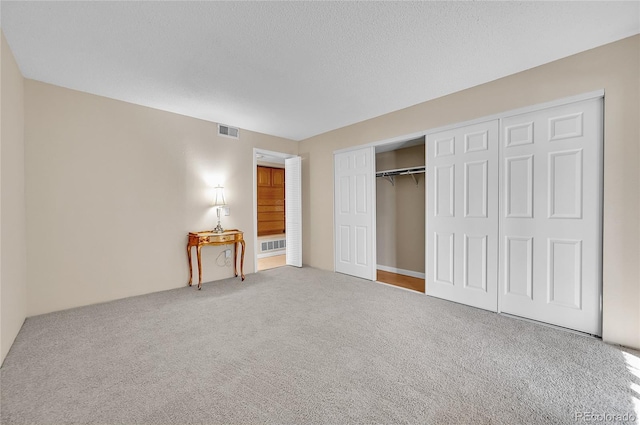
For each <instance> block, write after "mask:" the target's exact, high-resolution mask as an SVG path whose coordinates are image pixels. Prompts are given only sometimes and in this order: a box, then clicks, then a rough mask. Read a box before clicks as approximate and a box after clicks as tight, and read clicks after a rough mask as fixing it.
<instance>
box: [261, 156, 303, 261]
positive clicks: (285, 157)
mask: <svg viewBox="0 0 640 425" xmlns="http://www.w3.org/2000/svg"><path fill="white" fill-rule="evenodd" d="M258 155H266V156H272V157H276V158H282V159H287V158H295V157H297V156H300V155H296V154H293V153H284V152H275V151H270V150H267V149H260V148H253V246H254V247H255V248H254V250H253V272H254V273H257V272H258ZM284 182H285V183H284V184H285V185H286V184H287V177H286V175H285V180H284ZM285 214H286V211H285ZM285 232H286V221H285Z"/></svg>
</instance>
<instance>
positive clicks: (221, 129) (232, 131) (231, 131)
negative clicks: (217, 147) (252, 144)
mask: <svg viewBox="0 0 640 425" xmlns="http://www.w3.org/2000/svg"><path fill="white" fill-rule="evenodd" d="M218 134H219V135H220V136H225V137H232V138H234V139H239V138H240V129H238V128H235V127H229V126H228V125H224V124H218Z"/></svg>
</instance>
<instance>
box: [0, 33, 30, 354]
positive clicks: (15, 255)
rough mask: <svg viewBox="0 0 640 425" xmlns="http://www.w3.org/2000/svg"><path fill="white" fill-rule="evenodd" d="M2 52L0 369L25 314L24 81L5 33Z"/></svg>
mask: <svg viewBox="0 0 640 425" xmlns="http://www.w3.org/2000/svg"><path fill="white" fill-rule="evenodd" d="M0 38H2V41H1V43H2V45H1V47H0V61H1V65H0V69H1V71H0V74H1V75H0V77H1V78H0V80H1V81H0V97H1V101H0V104H1V105H0V122H1V124H0V128H1V129H2V130H1V131H0V186H1V187H0V193H1V196H0V240H1V243H0V252H1V253H2V255H1V257H0V258H1V260H0V355H1V357H0V364H1V363H2V362H3V361H4V359H5V357H6V355H7V353H8V352H9V349H10V348H11V344H13V341H14V339H15V337H16V335H17V334H18V332H19V331H20V328H21V327H22V323H23V322H24V319H25V316H26V311H27V277H26V274H27V268H26V267H27V266H26V261H27V252H26V223H25V178H24V89H23V85H24V78H22V74H21V73H20V69H19V68H18V65H17V64H16V61H15V59H14V57H13V53H12V52H11V49H10V48H9V45H8V44H7V41H6V40H5V38H4V34H1V36H0Z"/></svg>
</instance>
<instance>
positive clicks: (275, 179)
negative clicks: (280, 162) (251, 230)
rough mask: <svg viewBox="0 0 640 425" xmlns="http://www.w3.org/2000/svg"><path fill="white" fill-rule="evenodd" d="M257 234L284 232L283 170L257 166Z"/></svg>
mask: <svg viewBox="0 0 640 425" xmlns="http://www.w3.org/2000/svg"><path fill="white" fill-rule="evenodd" d="M257 180H258V193H257V194H258V236H266V235H277V234H281V233H285V196H284V193H285V181H284V180H285V171H284V169H282V168H271V167H262V166H258V172H257Z"/></svg>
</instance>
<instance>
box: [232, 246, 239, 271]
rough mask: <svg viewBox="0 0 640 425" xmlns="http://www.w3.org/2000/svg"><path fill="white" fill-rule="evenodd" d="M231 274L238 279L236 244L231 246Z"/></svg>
mask: <svg viewBox="0 0 640 425" xmlns="http://www.w3.org/2000/svg"><path fill="white" fill-rule="evenodd" d="M233 274H235V275H236V277H238V243H237V242H236V243H234V244H233Z"/></svg>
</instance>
